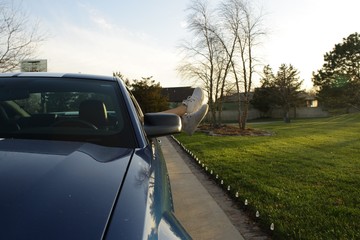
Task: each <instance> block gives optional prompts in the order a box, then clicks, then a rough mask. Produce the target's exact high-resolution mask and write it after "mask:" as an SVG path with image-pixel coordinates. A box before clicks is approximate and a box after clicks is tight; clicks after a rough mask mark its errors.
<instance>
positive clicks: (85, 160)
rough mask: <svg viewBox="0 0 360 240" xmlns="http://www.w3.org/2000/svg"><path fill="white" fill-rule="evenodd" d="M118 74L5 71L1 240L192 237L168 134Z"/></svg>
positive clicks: (174, 122) (177, 126) (172, 123)
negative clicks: (176, 207) (174, 195)
mask: <svg viewBox="0 0 360 240" xmlns="http://www.w3.org/2000/svg"><path fill="white" fill-rule="evenodd" d="M180 130H181V121H180V118H179V117H178V116H177V115H173V114H161V113H151V114H145V115H143V114H142V112H141V109H140V108H139V106H138V104H137V103H136V100H135V98H134V97H133V96H132V94H131V93H130V92H129V90H128V89H127V88H126V87H125V85H124V84H123V82H122V81H121V80H120V79H118V78H116V77H104V76H94V75H84V74H51V73H10V74H0V192H1V193H0V238H1V239H190V236H189V235H188V234H187V233H186V231H185V230H184V229H183V227H182V226H181V225H180V223H179V222H178V221H177V220H176V218H175V217H174V215H173V205H172V199H171V190H170V184H169V178H168V174H167V170H166V165H165V162H164V159H163V155H162V152H161V149H160V146H159V142H158V140H157V139H156V137H158V136H164V135H169V134H173V133H178V132H180Z"/></svg>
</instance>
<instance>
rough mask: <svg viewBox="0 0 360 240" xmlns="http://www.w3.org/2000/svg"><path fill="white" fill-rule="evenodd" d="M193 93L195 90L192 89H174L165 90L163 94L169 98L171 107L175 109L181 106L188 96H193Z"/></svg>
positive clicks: (162, 91)
mask: <svg viewBox="0 0 360 240" xmlns="http://www.w3.org/2000/svg"><path fill="white" fill-rule="evenodd" d="M193 91H194V88H192V87H172V88H163V89H162V90H161V94H162V95H163V96H166V97H167V99H168V102H169V107H170V108H173V107H176V106H178V105H180V104H181V103H182V101H183V100H185V99H187V97H188V96H191V95H192V93H193Z"/></svg>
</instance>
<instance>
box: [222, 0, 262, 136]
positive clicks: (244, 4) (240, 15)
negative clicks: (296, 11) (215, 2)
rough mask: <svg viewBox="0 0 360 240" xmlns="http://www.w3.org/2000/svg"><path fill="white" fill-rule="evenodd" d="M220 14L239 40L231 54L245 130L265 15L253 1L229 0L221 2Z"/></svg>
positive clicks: (240, 117)
mask: <svg viewBox="0 0 360 240" xmlns="http://www.w3.org/2000/svg"><path fill="white" fill-rule="evenodd" d="M220 15H221V17H222V19H223V21H224V25H223V29H224V31H226V32H227V35H229V36H232V37H231V38H232V39H233V40H234V43H235V44H234V45H233V46H234V50H235V51H234V53H231V63H232V65H231V66H232V71H233V74H234V78H235V83H236V88H237V92H238V94H237V95H238V119H239V127H240V129H242V130H244V129H245V128H246V122H247V118H248V109H249V105H250V100H251V91H252V86H253V76H254V73H255V63H256V57H255V54H254V50H255V47H256V46H257V45H258V44H259V43H260V39H261V36H262V35H264V34H265V30H264V29H263V27H262V14H261V12H260V13H256V11H255V9H254V8H253V7H252V5H251V4H250V2H249V1H245V0H225V1H224V2H223V3H222V4H221V5H220ZM229 57H230V55H229ZM241 91H242V92H243V94H242V95H243V96H244V99H243V104H241V99H240V96H241V94H240V92H241ZM242 105H243V106H242Z"/></svg>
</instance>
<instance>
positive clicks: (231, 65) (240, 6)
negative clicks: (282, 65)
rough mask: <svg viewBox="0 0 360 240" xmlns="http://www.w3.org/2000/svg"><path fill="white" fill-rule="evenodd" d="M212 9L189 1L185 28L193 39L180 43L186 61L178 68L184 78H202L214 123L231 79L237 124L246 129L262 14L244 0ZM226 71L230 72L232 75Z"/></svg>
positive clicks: (199, 0)
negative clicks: (236, 110) (255, 49)
mask: <svg viewBox="0 0 360 240" xmlns="http://www.w3.org/2000/svg"><path fill="white" fill-rule="evenodd" d="M215 10H216V11H210V9H209V4H208V2H207V1H202V0H194V1H193V2H192V5H191V7H190V8H189V9H188V11H189V12H190V14H189V17H188V29H189V30H190V32H192V33H193V34H194V38H193V42H185V44H184V45H182V50H184V52H185V58H184V59H186V60H185V61H183V63H182V65H181V66H180V67H179V69H178V70H179V71H180V73H181V74H182V75H183V76H185V77H187V78H191V79H195V80H196V81H199V80H202V81H203V83H204V85H205V87H206V89H207V91H208V94H209V106H210V112H211V115H212V123H213V125H214V126H217V125H219V124H221V109H222V99H223V96H224V93H225V89H226V87H228V86H229V84H230V83H231V80H233V82H235V86H236V91H237V96H238V119H239V127H240V128H241V129H245V127H246V121H247V116H248V108H249V104H250V100H251V99H250V94H251V90H252V84H253V75H254V73H255V62H256V59H255V57H254V53H253V52H254V48H255V46H256V45H257V44H258V43H259V42H260V41H259V40H260V37H261V35H263V34H264V33H265V31H263V30H262V28H261V20H262V15H261V14H259V16H256V15H255V12H254V11H253V9H252V8H251V6H250V3H249V2H246V1H245V0H224V1H223V2H221V3H220V5H218V6H217V8H215ZM229 73H233V74H232V76H233V77H232V78H231V77H230V76H229V75H231V74H229ZM242 92H243V99H241V98H240V97H241V95H240V93H242ZM216 111H218V113H219V114H218V116H217V117H216ZM216 119H217V121H216Z"/></svg>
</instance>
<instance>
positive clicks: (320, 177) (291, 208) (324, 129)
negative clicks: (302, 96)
mask: <svg viewBox="0 0 360 240" xmlns="http://www.w3.org/2000/svg"><path fill="white" fill-rule="evenodd" d="M248 127H251V128H257V129H264V130H268V131H271V132H273V133H274V134H273V135H272V136H262V137H253V136H252V137H244V136H222V137H219V136H208V135H206V134H204V133H196V134H195V135H193V136H192V137H188V136H186V135H184V134H180V135H176V136H175V137H176V138H177V139H178V140H179V141H180V142H181V143H183V144H184V145H185V146H186V148H188V149H189V150H191V151H192V152H193V153H194V154H195V155H196V156H197V157H198V158H199V159H200V160H201V161H202V163H204V164H205V165H206V166H207V167H208V169H209V170H213V171H214V172H215V173H214V174H218V175H219V176H220V178H221V179H223V180H224V185H226V186H227V185H230V186H231V194H232V195H233V194H235V192H238V193H239V196H240V197H239V200H238V201H239V205H243V204H242V203H243V201H244V199H247V200H248V202H249V206H248V207H247V208H249V210H248V211H249V213H250V214H254V215H255V211H259V213H260V217H259V220H258V221H259V222H260V224H261V226H263V227H264V228H266V230H268V229H269V226H270V224H271V223H274V225H275V230H274V231H273V232H272V234H273V237H274V239H360V114H349V115H341V116H337V117H331V118H325V119H315V120H292V123H290V124H285V123H282V122H273V123H266V124H253V125H252V124H248ZM253 212H254V213H253Z"/></svg>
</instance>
